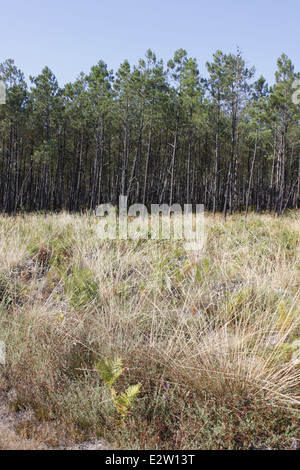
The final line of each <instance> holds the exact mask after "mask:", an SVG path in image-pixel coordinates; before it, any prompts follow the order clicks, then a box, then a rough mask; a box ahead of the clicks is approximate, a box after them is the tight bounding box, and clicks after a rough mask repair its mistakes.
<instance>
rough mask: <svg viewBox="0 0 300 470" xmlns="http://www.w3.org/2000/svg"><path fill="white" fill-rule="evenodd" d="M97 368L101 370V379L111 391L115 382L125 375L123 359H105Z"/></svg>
mask: <svg viewBox="0 0 300 470" xmlns="http://www.w3.org/2000/svg"><path fill="white" fill-rule="evenodd" d="M97 368H98V370H99V374H100V377H101V378H102V380H103V381H104V383H105V385H106V386H107V387H108V388H109V389H110V388H111V387H112V385H113V384H114V382H115V381H116V380H117V379H118V378H119V377H120V375H122V373H123V360H122V359H121V358H117V359H107V358H105V359H104V360H103V361H99V362H98V364H97Z"/></svg>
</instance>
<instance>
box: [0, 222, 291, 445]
mask: <svg viewBox="0 0 300 470" xmlns="http://www.w3.org/2000/svg"><path fill="white" fill-rule="evenodd" d="M96 227H97V219H96V218H94V217H92V216H88V215H73V216H71V215H67V214H60V215H51V216H48V217H47V218H45V217H43V216H37V215H28V216H25V217H17V218H16V219H15V220H14V219H1V221H0V328H1V329H0V340H2V341H5V343H6V346H7V364H6V366H0V368H1V369H0V374H1V371H2V372H3V375H2V380H1V383H2V388H3V389H5V388H8V387H13V388H14V389H15V390H16V400H15V404H14V405H15V407H16V408H22V407H31V408H32V409H33V410H35V415H36V419H37V420H42V421H47V420H56V421H60V422H61V423H65V425H67V427H68V426H71V427H72V429H73V433H75V434H76V432H77V433H78V438H80V439H82V438H83V436H89V435H91V434H95V433H98V434H99V435H105V436H107V437H108V439H110V440H111V441H113V442H114V440H115V445H118V446H121V447H122V446H125V447H126V448H131V447H135V448H151V447H155V446H157V447H163V448H167V447H168V445H169V446H173V447H174V446H175V447H176V448H183V446H186V447H189V448H192V447H193V446H197V447H200V448H205V447H206V448H207V447H208V448H220V447H222V445H224V446H225V447H226V448H230V446H232V448H240V447H242V448H243V446H244V447H245V448H247V445H248V444H249V445H250V443H251V442H253V441H255V440H260V439H262V438H261V435H262V433H260V434H259V432H258V431H257V433H258V434H257V435H256V431H255V430H254V429H255V426H254V424H253V423H254V421H253V420H255V419H258V418H257V414H256V413H258V414H260V418H259V419H262V420H265V421H266V422H265V425H266V428H268V425H269V434H270V436H272V437H270V439H273V441H272V442H274V443H276V445H277V444H278V445H281V444H280V442H285V439H288V438H289V435H288V436H285V435H283V434H284V433H283V431H280V432H279V433H278V435H276V432H275V435H274V429H275V428H276V426H277V424H276V426H275V424H274V426H273V424H272V423H273V421H274V420H275V418H274V420H273V416H275V414H276V413H277V411H276V410H282V411H279V412H278V413H279V415H278V416H279V417H280V416H284V417H285V419H289V418H286V417H287V416H289V413H291V415H290V416H291V418H290V419H291V423H295V422H296V421H297V420H298V419H299V414H298V411H299V404H300V387H299V383H300V381H299V379H300V367H299V363H298V360H297V357H298V356H297V354H298V349H297V346H295V345H297V344H298V343H297V340H298V339H299V336H300V327H299V324H300V315H299V313H300V306H299V292H300V264H299V259H300V243H299V241H300V230H299V229H300V221H299V215H298V214H297V213H290V214H289V215H288V216H286V217H284V218H283V219H280V220H279V219H276V218H274V217H273V216H271V215H262V216H256V215H250V216H249V217H248V220H247V222H246V223H245V221H244V219H243V217H242V216H234V217H232V218H231V219H228V221H227V222H226V223H224V221H223V220H222V218H221V217H220V216H216V217H215V218H213V217H211V216H208V217H207V218H206V244H205V247H204V249H203V250H202V251H201V252H200V253H197V254H196V255H195V254H194V253H192V252H186V251H185V250H184V247H183V244H182V242H181V241H172V240H171V241H170V240H160V241H155V240H146V241H131V240H127V241H124V240H123V241H101V240H99V239H98V238H97V232H96ZM103 357H109V358H114V357H122V358H123V359H124V361H125V364H126V370H125V371H124V374H123V376H122V379H121V383H120V387H121V388H122V387H126V386H127V385H128V384H135V383H138V382H141V383H142V390H141V396H140V399H139V400H138V401H137V404H136V406H135V408H134V410H133V414H132V418H130V419H129V421H128V425H127V426H126V428H125V429H124V430H120V429H116V427H115V424H114V423H115V417H114V410H113V407H112V404H111V403H110V401H109V400H108V399H107V396H106V392H105V387H104V386H103V384H102V383H101V381H100V380H99V376H98V375H97V373H96V371H95V364H96V362H97V360H98V359H99V358H103ZM191 397H193V398H191ZM179 403H182V407H181V408H180V410H179V408H178V407H179ZM212 403H213V404H214V405H212ZM180 406H181V405H180ZM241 406H246V407H248V408H247V410H248V411H247V412H244V411H243V413H244V414H243V416H244V418H240V417H239V418H238V419H239V423H240V424H239V425H238V426H237V428H238V429H239V431H236V425H234V427H233V429H234V430H232V435H234V436H235V437H234V438H232V439H233V441H232V442H231V440H228V439H229V438H228V439H227V438H225V437H224V436H225V434H226V433H225V431H224V427H223V425H224V423H226V422H228V420H229V419H231V418H229V416H231V415H232V413H233V414H234V413H235V414H236V416H240V413H241V409H240V407H241ZM199 407H200V408H201V409H202V411H201V413H202V414H201V413H200V411H199V410H200V408H199ZM214 407H215V408H214ZM220 407H221V409H222V410H223V411H220ZM212 409H214V410H215V412H214V415H213V416H212V415H211V414H210V413H211V411H210V410H212ZM162 410H164V411H162ZM218 410H219V411H218ZM254 410H256V411H254ZM269 410H272V411H270V413H271V415H272V418H271V417H270V416H269V414H268V413H269ZM274 410H275V411H274ZM162 412H163V413H164V416H165V420H164V426H165V427H164V428H163V430H162V429H160V426H161V423H159V422H158V421H157V416H159V415H160V413H162ZM199 413H200V414H199ZM203 413H204V414H203ZM205 413H206V414H205ZM272 413H273V414H272ZM274 413H275V414H274ZM280 413H281V414H280ZM204 415H205V420H206V421H209V423H210V424H206V425H203V426H204V427H203V431H201V432H200V431H199V432H198V431H197V433H196V434H197V437H195V436H194V437H192V433H194V429H200V428H201V422H202V421H201V420H203V419H204ZM220 416H221V417H220ZM276 416H277V415H276ZM246 418H247V419H246ZM250 418H251V419H250ZM276 419H277V418H276ZM278 419H281V418H278ZM210 420H211V421H210ZM226 420H227V421H226ZM249 420H250V421H251V423H252V424H253V428H252V427H251V426H252V424H251V426H250V425H249ZM295 420H296V421H295ZM297 422H298V421H297ZM175 423H177V424H176V426H175ZM268 423H271V424H268ZM276 423H277V421H276ZM288 425H289V424H286V426H288ZM193 426H195V428H193ZM226 426H227V427H228V426H229V425H228V424H227V425H226ZM258 427H259V426H258V425H257V424H256V428H258ZM262 427H263V424H262ZM277 427H278V426H277ZM33 428H34V425H33ZM137 428H139V429H144V431H143V436H141V435H140V434H139V432H138V431H137ZM244 428H245V429H246V430H245V429H244ZM250 428H251V429H250ZM74 429H77V431H74ZM189 429H190V431H189ZM201 429H202V428H201ZM243 429H244V431H242V430H243ZM289 429H291V431H289V432H291V433H295V432H296V431H294V428H293V425H291V426H290V428H289ZM264 432H265V431H264ZM189 433H190V434H189ZM201 433H203V434H201ZM236 433H244V434H243V436H244V437H243V439H244V440H241V439H240V438H236ZM247 433H248V434H249V436H250V437H248V434H247ZM280 433H281V434H282V435H280ZM163 434H164V436H165V437H164V438H163V437H162V435H163ZM198 434H199V435H198ZM229 434H230V433H229ZM226 435H227V434H226ZM145 436H146V437H145ZM147 436H148V437H147ZM188 436H189V437H188ZM245 436H246V437H245ZM33 437H34V436H33ZM293 437H297V435H293ZM226 439H227V440H226ZM230 439H231V438H230ZM266 439H267V438H266V437H264V438H263V440H266ZM223 442H224V444H222V443H223ZM241 442H245V443H246V442H247V443H246V444H245V443H243V444H241ZM1 445H4V444H1ZM12 445H13V444H12ZM274 445H275V444H274ZM169 448H170V447H169Z"/></svg>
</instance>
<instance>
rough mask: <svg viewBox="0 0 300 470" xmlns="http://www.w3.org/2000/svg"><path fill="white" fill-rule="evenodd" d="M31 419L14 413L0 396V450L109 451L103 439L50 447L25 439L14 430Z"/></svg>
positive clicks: (27, 415) (29, 416)
mask: <svg viewBox="0 0 300 470" xmlns="http://www.w3.org/2000/svg"><path fill="white" fill-rule="evenodd" d="M31 419H32V413H30V412H27V411H24V412H23V411H18V412H14V411H12V410H11V409H10V407H9V405H8V398H7V397H6V396H2V397H1V396H0V450H104V449H107V450H108V449H111V447H110V446H109V445H108V443H107V442H105V441H104V440H103V439H90V440H89V441H87V442H81V443H78V444H77V443H76V444H73V445H71V444H70V445H59V446H57V447H55V448H54V447H51V446H49V445H46V444H43V443H41V442H39V441H37V440H34V439H25V438H23V437H22V436H20V435H19V434H18V433H17V432H16V428H17V427H18V426H20V424H22V422H26V421H28V420H31Z"/></svg>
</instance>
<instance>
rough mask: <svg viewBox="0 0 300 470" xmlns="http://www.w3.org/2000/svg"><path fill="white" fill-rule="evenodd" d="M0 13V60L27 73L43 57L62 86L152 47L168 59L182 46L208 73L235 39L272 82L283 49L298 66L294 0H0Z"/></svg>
mask: <svg viewBox="0 0 300 470" xmlns="http://www.w3.org/2000/svg"><path fill="white" fill-rule="evenodd" d="M0 18H1V23H0V62H3V61H4V60H5V59H8V58H12V59H14V60H15V63H16V65H17V66H18V67H19V68H20V69H21V70H22V71H23V72H24V73H25V76H26V79H27V80H28V77H29V75H37V74H39V73H40V72H41V70H42V68H43V67H44V66H45V65H48V66H49V67H50V68H51V70H52V71H53V72H54V73H55V75H56V77H57V79H58V81H59V84H60V85H61V86H62V85H64V84H65V83H66V82H69V81H74V80H75V79H76V77H77V76H78V74H79V73H80V72H81V71H83V72H85V73H88V72H89V70H90V67H91V66H92V65H94V64H96V63H97V62H98V61H99V60H100V59H102V60H104V61H105V62H106V63H107V64H108V67H109V68H110V69H111V68H112V69H114V71H116V69H117V68H118V67H119V65H120V63H121V62H123V61H124V59H128V60H129V62H130V64H131V65H134V64H137V63H138V59H139V58H140V57H144V55H145V52H146V50H147V49H149V48H150V49H152V50H153V51H154V52H155V53H156V55H157V57H158V58H162V59H163V60H164V62H165V63H166V62H167V61H168V60H169V59H170V58H172V57H173V53H174V51H175V50H176V49H179V48H183V49H186V50H187V52H188V54H189V56H190V57H195V58H196V59H197V61H198V63H199V68H200V72H201V73H202V75H205V71H206V69H205V62H206V61H207V60H211V58H212V54H213V52H215V51H216V50H217V49H221V50H222V51H223V52H226V53H228V52H235V51H236V46H237V45H238V46H239V47H240V49H241V50H242V52H243V55H244V57H245V59H246V62H247V64H248V65H249V66H252V65H255V66H256V69H257V77H258V76H259V75H261V74H262V75H264V76H265V77H266V79H267V81H268V82H269V83H270V84H272V82H273V80H274V72H275V69H276V61H277V58H278V57H279V56H280V55H281V53H282V52H285V53H286V54H287V55H288V56H289V57H290V58H291V59H292V61H293V63H294V65H295V69H296V71H300V40H299V36H300V33H299V31H300V1H299V0H284V1H283V0H252V1H251V0H248V1H246V0H240V1H238V0H205V1H204V0H147V1H144V0H105V1H104V0H85V1H83V0H81V1H79V0H51V1H47V0H5V1H4V0H0Z"/></svg>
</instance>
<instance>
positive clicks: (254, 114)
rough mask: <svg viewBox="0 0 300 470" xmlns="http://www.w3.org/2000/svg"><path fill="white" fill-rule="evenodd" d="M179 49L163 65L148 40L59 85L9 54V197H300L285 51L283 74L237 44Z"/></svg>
mask: <svg viewBox="0 0 300 470" xmlns="http://www.w3.org/2000/svg"><path fill="white" fill-rule="evenodd" d="M206 71H207V73H206V78H203V76H202V75H201V74H200V72H199V68H198V64H197V61H196V59H194V58H190V57H188V55H187V52H186V51H185V50H183V49H180V50H178V51H176V52H175V54H174V57H173V59H172V60H170V61H169V62H168V63H167V64H166V65H164V63H163V61H161V60H157V58H156V55H155V54H154V53H153V52H152V51H151V50H148V51H147V53H146V55H145V58H144V59H141V60H140V61H139V63H138V65H137V66H134V67H131V66H130V64H129V62H128V61H127V60H125V61H124V62H123V63H122V64H121V65H120V67H119V69H118V70H117V72H116V73H115V74H114V73H113V71H110V70H109V69H108V66H107V65H106V64H105V63H104V62H103V61H99V63H98V64H97V65H95V66H93V67H92V68H91V70H90V73H89V74H87V75H86V74H84V73H81V74H80V75H79V77H78V79H77V80H76V81H75V82H74V83H68V84H66V85H65V86H64V87H63V88H60V87H59V84H58V82H57V79H56V77H55V75H54V74H53V72H52V71H51V70H50V69H49V68H48V67H45V68H44V69H43V70H42V72H41V74H40V75H38V76H36V77H30V83H31V86H30V88H28V85H27V83H26V81H25V78H24V74H23V73H22V72H21V71H20V70H19V69H18V68H17V67H16V65H15V64H14V61H13V60H11V59H9V60H6V61H5V62H4V63H2V64H0V79H1V80H2V81H4V82H5V85H6V89H7V94H6V95H7V96H6V104H5V105H1V106H0V206H1V211H2V213H3V215H5V214H12V215H15V214H16V213H17V212H18V211H60V210H66V211H70V212H75V211H80V210H87V209H89V210H93V209H95V207H96V206H97V205H99V204H101V203H106V202H111V203H113V204H118V199H119V195H125V196H128V201H129V203H136V202H139V203H143V204H145V205H150V204H152V203H159V204H162V203H168V204H170V205H172V204H173V203H179V204H188V203H190V204H196V203H203V204H205V207H206V209H207V210H210V211H212V212H213V213H215V212H217V211H222V212H223V214H224V216H225V217H226V214H227V213H229V214H232V213H234V212H235V211H246V214H247V212H248V211H249V210H254V211H266V210H267V211H274V212H275V213H277V214H278V215H280V214H282V212H283V211H284V210H286V209H287V208H298V207H299V203H300V198H299V196H300V127H299V122H300V106H297V105H296V104H294V103H293V99H292V95H293V93H294V91H295V90H294V89H293V83H294V82H295V80H296V79H297V78H299V74H297V73H295V71H294V66H293V64H292V62H291V60H290V59H289V58H288V57H287V56H286V55H285V54H282V55H281V57H280V58H279V59H278V61H277V71H276V74H275V82H274V85H273V86H271V87H269V85H268V84H267V83H266V80H265V79H264V78H263V77H260V78H259V79H258V80H256V81H255V79H254V74H255V69H254V68H248V67H247V66H246V63H245V60H244V58H243V56H242V54H241V52H240V51H239V50H237V52H236V53H234V54H224V53H223V52H222V51H220V50H218V51H216V53H215V54H214V55H213V58H212V61H211V62H207V63H206Z"/></svg>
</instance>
